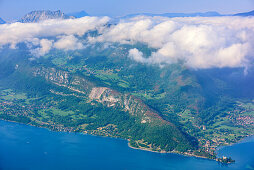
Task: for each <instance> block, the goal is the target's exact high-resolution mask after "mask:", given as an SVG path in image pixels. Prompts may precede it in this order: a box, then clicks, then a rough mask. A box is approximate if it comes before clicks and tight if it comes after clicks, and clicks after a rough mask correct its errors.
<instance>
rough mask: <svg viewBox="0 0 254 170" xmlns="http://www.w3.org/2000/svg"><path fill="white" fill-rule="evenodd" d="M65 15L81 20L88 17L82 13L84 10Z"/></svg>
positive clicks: (85, 13) (84, 12)
mask: <svg viewBox="0 0 254 170" xmlns="http://www.w3.org/2000/svg"><path fill="white" fill-rule="evenodd" d="M67 15H68V16H72V17H75V18H82V17H85V16H89V14H88V13H87V12H86V11H84V10H82V11H80V12H73V13H69V14H67Z"/></svg>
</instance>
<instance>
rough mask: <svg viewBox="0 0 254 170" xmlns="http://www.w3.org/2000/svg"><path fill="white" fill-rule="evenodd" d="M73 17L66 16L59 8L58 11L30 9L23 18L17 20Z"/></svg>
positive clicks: (31, 20)
mask: <svg viewBox="0 0 254 170" xmlns="http://www.w3.org/2000/svg"><path fill="white" fill-rule="evenodd" d="M70 18H73V17H70V16H67V15H65V14H64V13H62V12H61V11H60V10H58V11H49V10H46V11H45V10H42V11H32V12H30V13H28V14H26V15H25V16H24V17H23V18H21V19H20V20H19V22H22V23H34V22H40V21H44V20H48V19H70Z"/></svg>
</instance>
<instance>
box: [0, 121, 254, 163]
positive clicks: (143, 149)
mask: <svg viewBox="0 0 254 170" xmlns="http://www.w3.org/2000/svg"><path fill="white" fill-rule="evenodd" d="M0 120H1V121H5V122H12V123H17V124H21V125H27V126H31V127H36V128H42V129H47V130H49V131H51V132H63V133H78V134H80V135H90V136H95V137H103V138H105V137H107V138H108V137H109V138H114V139H121V140H124V141H127V146H128V147H129V148H131V149H136V150H142V151H146V152H153V153H158V154H177V155H181V156H187V157H195V158H201V159H206V160H211V161H216V162H220V161H218V158H217V157H216V158H215V159H212V158H208V157H205V156H199V155H194V154H191V153H181V152H178V151H170V152H166V151H154V150H151V149H146V148H137V147H133V146H131V145H130V140H129V139H123V138H120V137H114V136H102V135H94V134H89V133H84V132H74V131H70V132H69V131H57V130H51V129H50V128H47V127H43V126H36V125H33V124H29V123H28V124H25V123H22V122H17V121H14V120H5V119H2V118H1V119H0ZM250 136H254V134H252V135H247V136H245V137H243V138H242V139H240V140H239V141H237V142H236V143H231V144H229V145H223V146H218V147H221V148H223V147H228V146H232V145H234V144H237V143H239V142H240V141H242V140H244V139H245V138H247V137H250ZM218 147H217V148H218ZM217 148H216V153H217V151H219V150H220V149H221V148H219V149H217ZM230 163H233V162H229V163H227V164H230Z"/></svg>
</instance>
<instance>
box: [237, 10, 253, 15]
mask: <svg viewBox="0 0 254 170" xmlns="http://www.w3.org/2000/svg"><path fill="white" fill-rule="evenodd" d="M234 16H254V10H253V11H250V12H244V13H238V14H235V15H234Z"/></svg>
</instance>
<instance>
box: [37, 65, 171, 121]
mask: <svg viewBox="0 0 254 170" xmlns="http://www.w3.org/2000/svg"><path fill="white" fill-rule="evenodd" d="M33 75H34V76H41V77H44V78H45V79H46V80H47V81H50V82H51V83H53V84H55V85H58V86H62V87H66V88H68V89H70V90H72V91H75V92H78V93H81V94H85V95H87V97H88V98H89V101H90V102H92V101H96V102H99V103H101V104H103V105H105V106H107V107H114V108H119V109H121V110H123V111H126V112H128V113H129V114H130V115H132V116H137V117H139V118H140V120H141V123H152V124H156V125H166V124H170V122H168V121H165V120H164V119H163V118H162V117H161V116H160V115H159V114H158V113H157V112H156V111H154V110H152V109H151V108H149V106H147V105H146V104H145V103H144V102H143V101H142V100H140V99H138V98H136V97H135V96H132V95H130V94H122V93H120V92H117V91H115V90H112V89H110V88H107V87H96V85H95V84H94V83H92V82H90V81H88V80H86V79H85V78H83V77H81V76H77V75H72V74H70V73H69V72H67V71H62V70H57V69H55V68H44V67H40V68H35V69H34V71H33Z"/></svg>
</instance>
